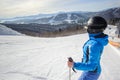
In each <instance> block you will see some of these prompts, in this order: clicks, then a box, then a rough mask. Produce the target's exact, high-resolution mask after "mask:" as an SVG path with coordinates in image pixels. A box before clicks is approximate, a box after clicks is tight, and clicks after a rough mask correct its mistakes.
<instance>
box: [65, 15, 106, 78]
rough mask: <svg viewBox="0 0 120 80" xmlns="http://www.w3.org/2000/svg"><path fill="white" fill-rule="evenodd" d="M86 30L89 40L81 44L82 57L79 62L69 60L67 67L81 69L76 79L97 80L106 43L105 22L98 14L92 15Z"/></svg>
mask: <svg viewBox="0 0 120 80" xmlns="http://www.w3.org/2000/svg"><path fill="white" fill-rule="evenodd" d="M86 27H87V32H88V35H89V40H88V41H87V42H86V43H85V44H84V46H83V58H82V61H81V62H74V61H69V60H68V62H67V65H68V67H69V68H74V69H76V70H82V71H83V72H82V74H81V76H80V78H79V79H78V80H98V78H99V76H100V73H101V66H100V59H101V54H102V52H103V49H104V46H105V45H107V44H108V35H106V34H104V33H103V31H104V30H105V28H106V27H107V22H106V20H105V19H104V18H102V17H100V16H94V17H92V18H90V19H89V20H88V23H87V26H86Z"/></svg>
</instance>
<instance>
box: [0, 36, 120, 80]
mask: <svg viewBox="0 0 120 80" xmlns="http://www.w3.org/2000/svg"><path fill="white" fill-rule="evenodd" d="M87 39H88V37H87V34H80V35H73V36H68V37H58V38H37V37H29V36H0V80H69V74H68V73H69V68H68V67H67V64H66V62H67V58H68V57H70V56H71V57H72V58H73V59H74V60H75V61H81V58H82V46H83V44H84V42H85V41H86V40H87ZM118 53H119V52H117V50H115V49H114V48H113V47H112V46H110V45H108V46H106V47H105V51H104V53H103V55H102V60H101V65H102V74H101V76H100V79H99V80H120V77H119V75H120V72H119V71H120V69H119V67H118V66H120V63H119V60H120V55H118ZM71 72H72V80H77V79H78V77H79V76H80V74H81V72H82V71H77V73H74V72H73V71H71Z"/></svg>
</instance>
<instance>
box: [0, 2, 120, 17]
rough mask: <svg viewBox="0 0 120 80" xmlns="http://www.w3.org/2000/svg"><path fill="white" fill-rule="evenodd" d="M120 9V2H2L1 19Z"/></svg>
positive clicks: (0, 8) (0, 3)
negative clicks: (41, 14)
mask: <svg viewBox="0 0 120 80" xmlns="http://www.w3.org/2000/svg"><path fill="white" fill-rule="evenodd" d="M112 7H120V0H0V18H9V17H16V16H27V15H34V14H40V13H55V12H68V11H99V10H104V9H108V8H112Z"/></svg>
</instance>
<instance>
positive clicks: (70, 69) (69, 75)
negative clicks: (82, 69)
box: [69, 68, 71, 80]
mask: <svg viewBox="0 0 120 80" xmlns="http://www.w3.org/2000/svg"><path fill="white" fill-rule="evenodd" d="M69 80H71V68H69Z"/></svg>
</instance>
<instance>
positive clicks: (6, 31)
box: [0, 24, 22, 35]
mask: <svg viewBox="0 0 120 80" xmlns="http://www.w3.org/2000/svg"><path fill="white" fill-rule="evenodd" d="M0 35H22V34H21V33H19V32H17V31H15V30H12V29H11V28H8V27H6V26H4V25H1V24H0Z"/></svg>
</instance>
